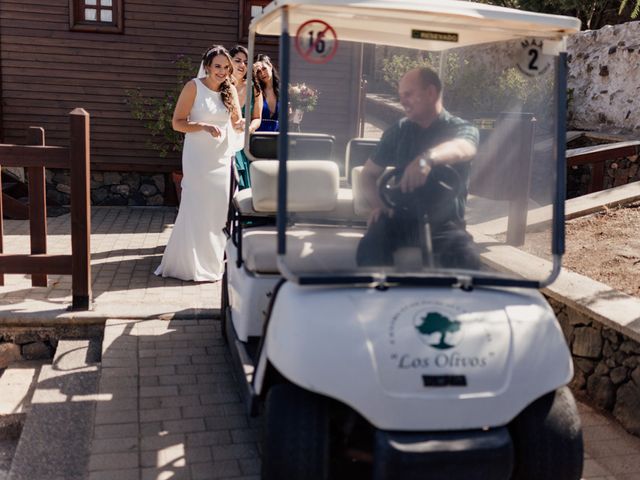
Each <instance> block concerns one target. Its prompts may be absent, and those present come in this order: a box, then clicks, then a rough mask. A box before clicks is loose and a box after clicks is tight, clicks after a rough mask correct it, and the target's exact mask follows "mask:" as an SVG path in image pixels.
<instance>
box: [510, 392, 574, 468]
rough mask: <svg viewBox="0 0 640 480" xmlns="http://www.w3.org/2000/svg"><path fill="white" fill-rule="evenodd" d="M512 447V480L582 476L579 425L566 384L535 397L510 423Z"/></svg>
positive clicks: (571, 396) (572, 399)
mask: <svg viewBox="0 0 640 480" xmlns="http://www.w3.org/2000/svg"><path fill="white" fill-rule="evenodd" d="M511 434H512V437H513V443H514V448H515V457H516V459H515V469H514V473H513V476H512V479H513V480H540V479H543V478H549V479H556V480H579V479H580V477H581V476H582V464H583V445H582V427H581V425H580V417H579V415H578V409H577V407H576V402H575V400H574V398H573V395H572V394H571V391H570V390H569V389H568V388H567V387H562V388H559V389H558V390H556V391H555V392H551V393H548V394H547V395H545V396H543V397H541V398H539V399H538V400H536V401H535V402H533V403H532V404H531V405H529V406H528V407H527V408H526V409H525V410H524V411H523V412H522V413H521V414H520V415H518V417H517V418H516V419H515V420H514V421H513V423H512V425H511Z"/></svg>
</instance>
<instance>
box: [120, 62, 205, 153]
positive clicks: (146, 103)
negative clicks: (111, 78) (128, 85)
mask: <svg viewBox="0 0 640 480" xmlns="http://www.w3.org/2000/svg"><path fill="white" fill-rule="evenodd" d="M175 64H176V67H177V69H178V74H177V75H176V79H175V82H174V84H173V85H172V86H171V87H170V88H169V89H168V90H167V91H166V92H165V93H164V94H163V95H162V96H161V97H147V96H145V95H143V94H142V92H141V91H140V88H135V89H133V90H127V91H126V92H125V94H126V95H127V103H128V104H129V106H130V108H131V114H132V115H133V118H135V119H136V120H141V121H142V122H143V125H144V126H145V127H146V128H147V130H149V132H150V133H151V138H150V139H149V140H148V141H147V144H148V145H149V146H150V147H151V148H153V149H154V150H157V151H159V152H160V156H161V157H166V156H167V155H168V154H169V153H173V152H177V153H179V152H181V151H182V142H183V138H184V135H183V134H182V133H180V132H176V131H175V130H174V129H173V127H172V125H171V120H172V118H173V111H174V110H175V108H176V102H177V101H178V97H179V96H180V92H181V91H182V88H183V87H184V85H185V83H186V82H187V81H188V80H190V79H192V78H193V77H194V76H195V73H194V72H195V67H194V63H193V61H192V60H191V58H189V57H187V56H180V57H178V59H177V60H176V61H175Z"/></svg>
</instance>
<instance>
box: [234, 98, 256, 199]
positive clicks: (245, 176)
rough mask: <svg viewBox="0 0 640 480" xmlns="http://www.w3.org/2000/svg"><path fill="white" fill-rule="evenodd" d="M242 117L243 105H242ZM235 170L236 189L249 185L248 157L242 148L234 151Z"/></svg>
mask: <svg viewBox="0 0 640 480" xmlns="http://www.w3.org/2000/svg"><path fill="white" fill-rule="evenodd" d="M251 113H252V114H253V94H252V95H251ZM242 116H243V117H244V116H245V114H244V106H243V107H242ZM250 116H251V115H250ZM235 158H236V170H237V172H238V190H243V189H245V188H249V187H251V176H250V175H249V163H250V162H249V159H248V158H247V156H246V155H245V153H244V149H242V150H240V151H238V152H236V157H235Z"/></svg>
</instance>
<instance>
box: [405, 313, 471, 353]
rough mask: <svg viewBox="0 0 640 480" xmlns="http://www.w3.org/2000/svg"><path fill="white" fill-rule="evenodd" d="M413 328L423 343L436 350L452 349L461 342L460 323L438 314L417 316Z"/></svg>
mask: <svg viewBox="0 0 640 480" xmlns="http://www.w3.org/2000/svg"><path fill="white" fill-rule="evenodd" d="M415 328H416V330H417V331H418V333H419V334H420V339H421V340H422V341H423V342H425V343H426V344H427V345H429V346H431V347H433V348H437V349H438V350H447V349H449V348H453V347H455V346H457V345H458V344H459V343H460V342H461V341H462V330H461V323H460V322H459V321H458V320H450V319H449V317H446V316H445V315H442V314H441V313H438V312H429V313H427V314H426V315H424V314H419V315H417V317H416V321H415Z"/></svg>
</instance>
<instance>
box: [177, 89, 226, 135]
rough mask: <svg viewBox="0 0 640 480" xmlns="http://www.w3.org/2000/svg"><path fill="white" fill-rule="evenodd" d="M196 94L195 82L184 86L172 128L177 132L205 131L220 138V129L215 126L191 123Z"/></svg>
mask: <svg viewBox="0 0 640 480" xmlns="http://www.w3.org/2000/svg"><path fill="white" fill-rule="evenodd" d="M196 93H197V87H196V84H195V81H194V80H191V81H189V83H187V84H186V85H185V86H184V88H183V89H182V92H180V96H179V97H178V101H177V102H176V109H175V110H174V111H173V118H172V120H171V126H172V127H173V129H174V130H175V131H177V132H182V133H190V132H200V131H202V130H205V131H207V132H209V133H210V134H211V135H213V136H214V137H218V136H220V129H219V128H218V127H216V126H215V125H210V124H208V123H199V122H190V121H189V113H190V112H191V108H192V107H193V102H194V101H195V99H196Z"/></svg>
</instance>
